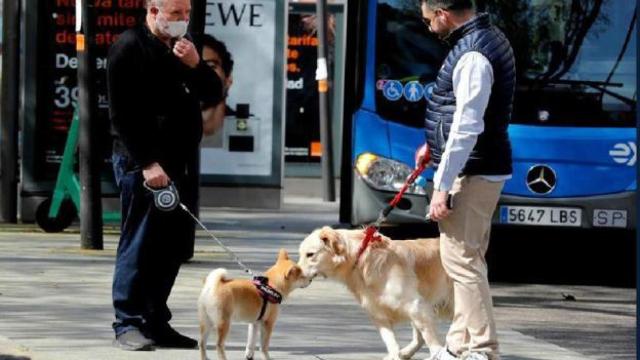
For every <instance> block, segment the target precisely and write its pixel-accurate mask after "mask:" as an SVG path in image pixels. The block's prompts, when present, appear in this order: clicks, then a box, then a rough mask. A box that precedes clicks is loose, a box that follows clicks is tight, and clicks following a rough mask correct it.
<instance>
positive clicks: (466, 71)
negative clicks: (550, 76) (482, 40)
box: [433, 51, 511, 191]
mask: <svg viewBox="0 0 640 360" xmlns="http://www.w3.org/2000/svg"><path fill="white" fill-rule="evenodd" d="M492 85H493V68H492V67H491V63H490V62H489V60H488V59H487V58H486V57H485V56H484V55H482V54H480V53H479V52H477V51H470V52H468V53H466V54H464V55H462V57H461V58H460V60H458V63H457V64H456V66H455V67H454V69H453V93H454V95H455V97H456V111H455V113H454V114H453V122H452V124H451V130H450V131H449V138H448V139H447V144H446V147H445V150H444V153H443V154H442V158H441V159H440V164H439V166H438V170H437V171H436V173H435V175H434V177H433V188H434V189H435V190H439V191H449V190H451V187H452V186H453V182H454V180H455V179H456V177H457V176H458V175H459V174H460V171H462V168H463V167H464V165H465V163H466V162H467V159H468V158H469V154H471V150H473V147H474V146H475V145H476V142H477V141H478V135H480V134H482V132H483V131H484V113H485V111H486V110H487V105H488V104H489V96H490V95H491V87H492ZM482 177H484V178H485V179H487V180H489V181H504V180H508V179H510V178H511V175H510V174H509V175H483V176H482Z"/></svg>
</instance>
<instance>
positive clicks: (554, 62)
mask: <svg viewBox="0 0 640 360" xmlns="http://www.w3.org/2000/svg"><path fill="white" fill-rule="evenodd" d="M351 3H352V2H349V5H350V7H349V12H350V13H351V14H354V16H349V20H348V21H349V24H348V26H349V29H350V30H351V31H352V33H351V34H350V35H349V37H348V39H347V51H348V53H347V61H348V62H347V64H353V65H352V66H353V68H351V69H347V79H346V81H347V87H346V88H345V99H346V104H345V119H346V121H345V123H346V124H345V127H344V129H343V131H344V133H345V139H347V140H346V141H345V143H346V145H344V146H343V168H342V173H343V184H342V193H343V194H352V195H351V197H350V198H345V196H343V200H342V203H343V204H341V220H342V221H344V222H350V223H351V224H365V223H369V222H372V221H374V220H375V219H376V218H377V216H378V213H379V211H380V209H381V208H383V207H384V206H385V204H386V203H387V202H388V201H389V200H390V199H391V198H392V197H393V196H394V193H395V192H396V191H397V190H398V189H399V188H400V187H401V185H402V183H403V182H404V180H405V178H406V177H407V175H408V174H409V173H410V172H411V171H412V169H413V167H414V154H415V151H416V149H417V148H418V147H419V146H420V145H421V144H423V143H424V142H425V135H424V111H425V104H426V97H428V96H429V94H430V90H431V86H432V84H433V82H434V81H435V77H436V74H437V72H438V70H439V68H440V66H441V64H442V61H443V59H444V57H445V55H446V54H447V51H448V49H447V48H446V47H445V46H444V44H443V43H442V42H441V41H440V40H439V39H437V38H436V37H435V36H434V35H432V34H430V33H429V32H428V31H427V29H426V28H425V25H424V24H423V22H422V21H421V14H420V10H419V5H418V4H419V1H412V0H367V1H366V2H365V1H363V2H353V3H359V4H351ZM476 5H477V8H478V10H479V11H486V12H489V13H490V14H491V16H492V19H493V22H494V24H496V25H497V26H498V27H500V28H501V29H502V30H503V31H504V33H505V34H506V35H507V37H508V38H509V39H510V41H511V43H512V46H513V48H514V52H515V55H516V62H517V63H516V67H517V89H516V95H515V100H514V113H513V116H512V119H511V123H510V126H509V135H510V138H511V142H512V147H513V178H512V179H511V180H509V181H507V183H506V184H505V187H504V191H503V195H502V197H501V200H500V203H499V205H498V207H497V210H496V213H495V216H494V223H496V224H509V225H533V226H536V225H537V226H561V227H580V228H592V227H611V228H624V229H635V227H636V223H635V219H636V208H635V203H636V200H635V199H636V198H635V191H636V186H637V185H636V159H637V155H636V154H637V148H636V112H635V109H636V98H637V93H636V46H637V45H636V42H637V39H636V15H635V14H636V10H635V2H631V1H620V0H602V1H589V0H583V1H575V0H477V4H476ZM345 159H346V160H345ZM344 174H351V175H352V178H351V179H349V178H348V176H345V175H344ZM432 178H433V170H430V169H428V170H427V171H425V172H424V173H423V174H422V176H421V177H420V178H419V179H418V181H417V182H416V185H414V186H412V187H411V188H410V189H409V190H408V191H407V195H405V197H404V199H403V200H402V201H401V202H400V204H399V205H398V208H396V210H394V211H393V212H392V214H391V216H390V217H389V218H388V221H389V222H391V223H396V224H402V223H420V222H424V221H425V220H424V216H425V209H426V207H427V206H428V197H429V194H430V193H431V190H432ZM349 180H350V181H349Z"/></svg>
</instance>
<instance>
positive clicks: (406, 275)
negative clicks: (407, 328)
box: [298, 226, 453, 360]
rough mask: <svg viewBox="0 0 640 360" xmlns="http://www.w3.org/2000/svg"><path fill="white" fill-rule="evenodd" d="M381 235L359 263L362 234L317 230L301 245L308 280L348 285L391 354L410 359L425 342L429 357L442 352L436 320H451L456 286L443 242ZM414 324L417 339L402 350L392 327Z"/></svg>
mask: <svg viewBox="0 0 640 360" xmlns="http://www.w3.org/2000/svg"><path fill="white" fill-rule="evenodd" d="M380 236H381V241H379V242H373V243H371V244H370V245H369V247H368V248H367V249H366V250H365V251H364V252H363V254H362V256H361V257H360V259H359V261H357V262H356V257H357V254H358V249H359V247H360V243H361V242H362V240H363V238H364V231H362V230H334V229H332V228H330V227H326V226H325V227H323V228H322V229H318V230H315V231H313V232H312V233H311V234H310V235H309V236H307V238H305V239H304V240H303V241H302V243H301V244H300V258H299V261H298V265H299V266H300V268H301V269H302V271H303V275H304V276H305V277H309V278H313V277H315V276H317V275H323V276H325V277H328V278H330V279H334V280H337V281H339V282H341V283H343V284H345V285H346V286H347V288H348V289H349V290H350V291H351V293H352V294H353V295H354V296H355V298H356V300H358V302H359V303H360V305H361V306H362V307H363V308H364V309H365V311H366V312H367V313H368V315H369V317H370V318H371V320H372V321H373V323H374V324H375V326H376V327H377V328H378V330H379V332H380V336H381V337H382V340H383V341H384V343H385V345H386V347H387V352H388V355H387V356H386V357H385V358H384V359H385V360H399V359H410V358H411V357H412V356H413V355H414V354H415V353H416V352H417V351H418V350H419V349H420V347H422V345H423V344H424V343H425V342H426V343H427V346H428V347H429V351H430V353H431V356H432V357H433V356H435V354H437V353H438V352H439V351H441V350H442V349H443V347H442V346H443V345H442V344H443V342H442V341H441V340H440V337H439V335H438V332H437V326H436V325H437V322H436V320H437V317H442V318H447V319H451V314H452V310H453V283H452V281H451V279H450V278H449V277H448V276H447V274H446V273H445V270H444V268H443V267H442V263H441V261H440V247H439V244H440V242H439V239H437V238H434V239H419V240H404V241H392V240H391V239H389V238H388V237H385V236H383V235H380ZM407 320H408V321H410V322H411V325H412V327H413V340H412V341H411V343H410V344H409V345H407V346H406V347H404V348H402V349H400V347H399V345H398V342H397V341H396V338H395V333H394V330H393V329H394V326H395V325H396V324H398V323H400V322H403V321H407Z"/></svg>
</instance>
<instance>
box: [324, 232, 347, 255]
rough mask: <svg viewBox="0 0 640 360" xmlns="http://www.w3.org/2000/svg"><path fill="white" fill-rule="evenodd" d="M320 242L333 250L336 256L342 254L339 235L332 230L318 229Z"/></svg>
mask: <svg viewBox="0 0 640 360" xmlns="http://www.w3.org/2000/svg"><path fill="white" fill-rule="evenodd" d="M320 240H322V242H323V243H324V244H325V246H328V247H329V248H331V249H332V250H333V252H334V253H335V254H336V255H340V254H342V253H343V252H344V244H343V243H342V241H340V234H338V232H337V231H335V230H333V229H332V228H330V227H328V226H325V227H323V228H322V229H320Z"/></svg>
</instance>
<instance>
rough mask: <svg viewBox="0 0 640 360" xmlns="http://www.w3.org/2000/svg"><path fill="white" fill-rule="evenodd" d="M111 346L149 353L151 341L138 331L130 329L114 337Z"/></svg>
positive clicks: (151, 345) (151, 346) (151, 347)
mask: <svg viewBox="0 0 640 360" xmlns="http://www.w3.org/2000/svg"><path fill="white" fill-rule="evenodd" d="M113 346H115V347H119V348H120V349H122V350H128V351H150V350H152V349H153V341H152V340H151V339H148V338H146V337H145V336H144V335H142V333H141V332H140V331H139V330H137V329H131V330H129V331H127V332H124V333H122V334H120V335H118V336H116V339H115V340H113Z"/></svg>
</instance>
